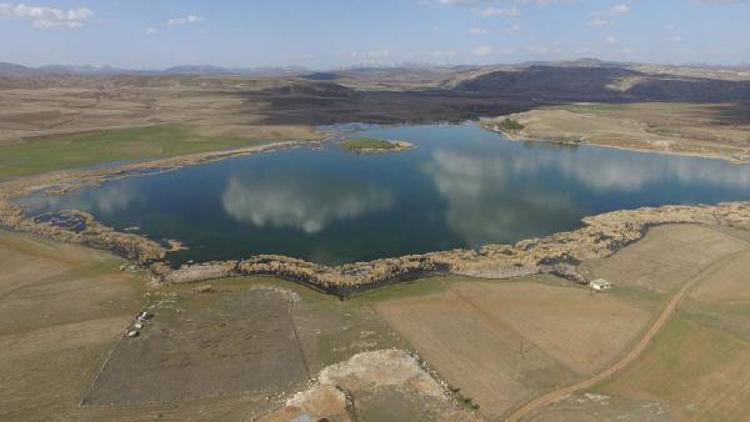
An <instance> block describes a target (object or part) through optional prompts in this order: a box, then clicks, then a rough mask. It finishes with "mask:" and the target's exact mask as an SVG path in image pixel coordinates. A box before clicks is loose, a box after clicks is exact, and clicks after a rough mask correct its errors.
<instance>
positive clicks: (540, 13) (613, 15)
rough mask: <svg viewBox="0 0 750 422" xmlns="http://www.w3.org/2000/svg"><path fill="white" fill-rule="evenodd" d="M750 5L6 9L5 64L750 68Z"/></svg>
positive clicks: (84, 3)
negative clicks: (618, 63)
mask: <svg viewBox="0 0 750 422" xmlns="http://www.w3.org/2000/svg"><path fill="white" fill-rule="evenodd" d="M748 22H750V1H749V0H658V1H657V0H653V1H648V0H614V1H607V0H377V1H375V0H316V1H313V0H307V1H303V0H287V1H284V0H275V1H274V0H245V1H240V0H212V1H208V0H206V1H197V0H107V1H103V0H101V1H96V0H46V1H45V0H42V1H36V0H29V1H28V2H25V3H13V2H7V0H0V43H1V45H2V48H0V61H9V62H15V63H21V64H27V65H41V64H52V63H55V64H93V65H112V66H121V67H129V68H162V67H167V66H172V65H177V64H214V65H220V66H230V67H256V66H286V65H299V66H306V67H310V68H315V69H326V68H336V67H342V66H354V65H365V64H374V65H392V64H400V63H407V62H418V63H436V64H474V63H479V64H483V63H515V62H521V61H527V60H562V59H571V58H578V57H597V58H601V59H605V60H627V61H640V62H653V63H713V64H737V63H750V24H749V23H748Z"/></svg>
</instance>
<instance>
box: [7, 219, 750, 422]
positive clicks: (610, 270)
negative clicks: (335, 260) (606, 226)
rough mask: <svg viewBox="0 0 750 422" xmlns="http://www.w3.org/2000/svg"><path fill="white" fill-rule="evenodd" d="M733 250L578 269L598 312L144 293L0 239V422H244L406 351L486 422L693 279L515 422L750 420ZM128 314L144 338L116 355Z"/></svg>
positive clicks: (375, 298) (679, 236) (244, 290)
mask: <svg viewBox="0 0 750 422" xmlns="http://www.w3.org/2000/svg"><path fill="white" fill-rule="evenodd" d="M744 235H745V233H744V232H733V231H731V230H730V231H727V230H724V231H719V230H715V229H713V228H711V227H699V226H687V225H679V226H661V227H657V228H654V229H652V230H651V231H650V232H649V234H648V235H647V236H646V237H645V239H644V240H643V241H641V242H638V243H636V244H634V245H631V246H629V247H627V248H625V249H624V250H622V251H621V252H619V253H617V254H616V255H615V256H613V257H612V258H607V259H603V260H597V261H593V262H589V263H586V265H585V267H586V269H587V271H588V272H589V274H590V276H606V277H608V278H609V279H610V280H611V281H613V282H614V283H615V286H616V287H615V289H614V290H612V291H610V292H607V293H605V294H598V295H592V294H591V293H590V292H589V291H588V290H587V289H584V288H582V287H580V286H576V285H574V284H571V283H570V282H568V281H565V280H561V279H558V278H556V277H553V276H535V277H525V278H519V279H514V280H509V281H489V280H476V279H466V278H462V277H433V278H428V279H424V280H419V281H416V282H411V283H405V284H401V285H397V286H392V287H388V288H384V289H380V290H376V291H373V292H370V293H366V294H362V295H359V296H355V297H353V298H351V299H349V300H346V301H341V300H339V299H336V298H333V297H329V296H327V295H324V294H320V293H317V292H313V291H311V290H309V289H307V288H305V287H303V286H300V285H296V284H293V283H289V282H284V281H281V280H278V279H275V278H267V277H246V278H238V279H230V280H217V281H215V282H212V283H211V284H212V287H211V288H209V289H198V288H197V287H198V286H196V285H191V284H188V285H179V286H169V287H163V288H159V289H156V290H154V289H148V290H147V289H146V288H145V287H144V282H143V280H141V279H139V278H137V277H134V276H132V275H130V274H128V273H127V272H121V271H119V269H118V267H119V265H120V264H121V261H120V260H119V259H116V258H113V257H112V256H110V255H108V254H105V253H100V252H94V251H90V250H88V249H84V248H80V247H77V246H74V245H65V244H59V243H55V242H50V241H46V240H41V239H37V238H32V237H29V236H25V235H18V234H13V233H8V232H2V233H0V265H2V266H3V268H4V269H6V270H7V271H5V272H3V274H2V275H0V316H1V317H2V318H0V346H2V350H3V351H4V354H3V356H4V360H3V362H2V363H1V364H0V375H1V376H2V379H3V382H4V385H6V386H8V387H9V388H3V389H2V390H0V401H2V402H3V403H7V404H8V405H7V406H2V408H1V410H0V411H1V412H2V413H0V418H2V419H3V420H71V419H74V420H101V419H102V418H106V419H107V420H143V419H154V418H161V419H165V420H185V419H191V420H216V419H221V420H247V419H249V418H251V417H253V416H263V415H269V412H273V411H274V409H279V408H281V407H283V404H284V403H285V402H286V401H287V400H288V399H289V398H290V397H291V396H292V395H293V394H294V393H296V392H299V391H302V390H303V389H304V388H305V387H306V386H307V381H308V379H309V377H310V376H314V375H316V374H318V373H319V372H320V371H324V372H325V371H330V370H331V369H327V368H330V367H331V365H334V366H335V365H336V364H338V363H339V362H345V361H347V359H350V358H351V357H352V356H355V355H357V354H359V353H362V352H367V351H375V350H383V349H388V348H391V347H396V348H400V349H403V348H407V349H413V350H415V351H416V352H418V353H419V355H420V356H421V357H422V358H424V359H425V360H426V362H427V363H428V364H429V365H430V367H432V368H434V369H435V370H436V371H437V373H438V374H439V376H441V377H442V378H444V379H445V380H446V381H447V382H448V383H449V385H450V386H451V387H452V388H453V389H454V390H455V391H456V393H455V395H456V397H457V398H458V399H459V400H466V402H467V403H468V406H471V405H473V404H475V405H478V412H479V413H480V414H481V415H482V416H484V417H486V418H488V419H491V420H498V419H502V418H503V416H507V415H508V413H509V412H510V411H511V410H512V409H514V408H517V407H518V406H519V405H521V404H522V403H525V402H527V401H529V400H531V399H532V398H534V397H537V396H539V395H541V394H543V393H545V392H548V391H552V390H555V389H557V388H560V387H563V386H566V385H570V384H573V383H575V382H577V381H580V380H583V379H586V378H587V377H589V376H591V375H593V374H595V373H598V372H600V371H601V370H603V369H604V368H607V367H608V366H609V365H611V364H612V363H613V362H614V361H616V360H617V359H619V358H620V357H621V356H622V355H624V354H625V353H626V352H627V351H628V350H630V348H632V347H633V344H634V343H635V342H636V341H637V340H638V339H639V338H640V336H641V335H642V333H643V332H644V329H645V327H647V326H649V324H650V323H651V321H652V318H653V316H654V315H655V314H656V313H657V312H658V311H659V310H660V309H661V307H662V306H663V304H664V302H665V301H666V299H667V298H668V297H670V295H671V294H672V292H673V291H674V290H676V289H677V288H679V287H680V286H682V285H683V284H684V283H685V282H687V280H693V279H696V278H697V279H696V284H695V288H694V289H693V290H690V291H689V297H688V298H687V299H686V301H685V302H684V303H683V304H682V306H681V307H680V308H679V310H678V313H677V315H676V316H675V317H673V319H672V320H671V321H670V322H669V323H668V324H667V325H666V326H665V327H664V328H663V329H662V330H661V331H660V332H659V333H658V334H657V336H656V337H655V339H654V341H653V343H652V344H651V345H649V346H648V347H647V348H646V349H645V351H644V353H643V354H642V355H641V356H640V357H639V358H638V359H637V360H636V361H635V362H634V363H633V364H632V365H630V366H627V367H625V369H624V370H623V371H622V372H618V373H616V374H615V376H614V377H613V378H610V379H609V380H607V381H606V382H605V383H603V384H601V385H598V386H595V387H593V388H591V389H590V390H587V391H580V392H578V393H576V394H575V395H573V396H570V397H567V398H565V399H564V400H561V401H558V402H555V403H554V404H552V405H550V406H548V407H546V408H542V409H538V410H537V411H535V412H533V413H532V414H531V415H529V419H530V420H571V421H572V420H601V419H602V418H605V419H606V418H616V419H619V420H626V421H628V420H630V421H640V420H647V421H662V420H669V419H670V418H677V419H688V420H693V419H695V420H738V418H740V417H741V416H742V415H744V414H746V412H748V411H749V410H750V409H748V408H747V405H746V403H750V389H748V384H747V380H748V379H750V373H748V369H747V368H748V367H750V361H748V359H750V358H749V357H748V356H750V343H749V342H748V339H747V337H743V335H745V336H746V335H747V330H746V329H745V330H744V331H743V324H745V325H746V321H747V319H746V318H747V315H748V313H746V312H744V311H746V310H747V307H746V305H747V298H746V297H745V296H746V295H745V294H744V291H745V290H746V289H744V280H746V278H745V277H744V275H745V274H748V273H750V268H748V265H750V260H749V259H748V252H747V251H748V250H750V243H748V242H747V241H746V240H744V237H745V236H744ZM681 257H687V258H688V259H683V258H681ZM717 262H721V263H723V264H722V265H718V264H717ZM628 271H630V272H631V273H632V277H631V276H629V272H628ZM737 291H739V292H740V294H734V292H737ZM143 307H150V310H151V311H152V312H153V313H154V318H153V320H152V321H151V322H150V323H149V324H148V325H147V326H146V327H145V328H144V329H143V330H141V336H139V337H136V338H127V337H123V333H124V330H125V328H126V327H128V325H129V324H131V323H132V317H133V314H134V313H135V312H136V311H137V310H139V309H142V308H143ZM727 309H735V311H733V312H734V313H732V312H726V310H727ZM743 310H744V311H743ZM743 333H744V334H743ZM341 382H344V381H341ZM92 385H93V387H92ZM358 388H359V389H357V390H356V391H357V392H358V393H357V394H356V397H355V398H354V402H355V404H356V408H357V411H358V412H361V413H359V415H360V416H362V417H363V418H364V417H372V418H380V417H388V418H396V419H398V418H399V417H405V418H409V419H411V420H430V419H431V418H433V417H434V416H435V414H436V413H435V412H436V411H437V409H447V408H446V407H445V406H447V404H446V402H444V401H443V399H440V400H438V399H430V398H429V397H427V396H423V395H420V394H421V393H420V394H417V395H408V394H406V393H404V391H402V390H401V389H400V387H397V386H389V387H382V388H375V389H368V388H364V387H361V388H360V387H358ZM405 394H406V395H405ZM81 402H83V405H81ZM425 406H426V407H425ZM457 414H458V413H457ZM465 416H466V417H467V418H468V417H469V416H468V414H467V415H465Z"/></svg>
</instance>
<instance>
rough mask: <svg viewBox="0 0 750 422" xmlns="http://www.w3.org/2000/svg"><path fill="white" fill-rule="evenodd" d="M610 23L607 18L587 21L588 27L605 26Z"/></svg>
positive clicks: (599, 17) (598, 17)
mask: <svg viewBox="0 0 750 422" xmlns="http://www.w3.org/2000/svg"><path fill="white" fill-rule="evenodd" d="M610 23H611V21H610V20H609V19H607V18H603V17H601V16H597V17H595V18H593V19H591V20H590V21H589V25H590V26H607V25H609V24H610Z"/></svg>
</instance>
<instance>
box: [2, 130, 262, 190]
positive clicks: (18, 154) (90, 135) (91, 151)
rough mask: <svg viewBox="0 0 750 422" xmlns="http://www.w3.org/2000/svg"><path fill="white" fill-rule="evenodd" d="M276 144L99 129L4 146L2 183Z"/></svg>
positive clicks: (180, 133)
mask: <svg viewBox="0 0 750 422" xmlns="http://www.w3.org/2000/svg"><path fill="white" fill-rule="evenodd" d="M267 143H271V141H258V140H247V139H241V138H229V137H208V136H200V135H197V134H195V133H194V132H193V131H192V129H191V128H189V127H187V126H182V125H159V126H150V127H142V128H127V129H114V130H99V131H94V132H86V133H79V134H71V135H63V136H55V137H45V138H36V139H30V140H26V141H24V142H22V143H19V144H13V145H7V146H0V180H2V179H7V178H11V177H18V176H28V175H32V174H40V173H46V172H49V171H55V170H64V169H72V168H79V167H85V166H91V165H95V164H100V163H108V162H115V161H127V160H142V159H146V158H164V157H172V156H177V155H183V154H192V153H200V152H209V151H219V150H225V149H233V148H240V147H247V146H255V145H261V144H267Z"/></svg>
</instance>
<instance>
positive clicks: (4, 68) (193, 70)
mask: <svg viewBox="0 0 750 422" xmlns="http://www.w3.org/2000/svg"><path fill="white" fill-rule="evenodd" d="M309 72H310V70H308V69H305V68H303V67H297V66H289V67H257V68H225V67H220V66H211V65H183V66H173V67H168V68H166V69H162V70H143V69H124V68H118V67H111V66H91V65H84V66H78V65H46V66H38V67H31V66H23V65H20V64H15V63H6V62H0V74H11V73H12V74H58V75H61V74H62V75H103V76H106V75H246V76H286V75H299V74H303V73H309Z"/></svg>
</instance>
